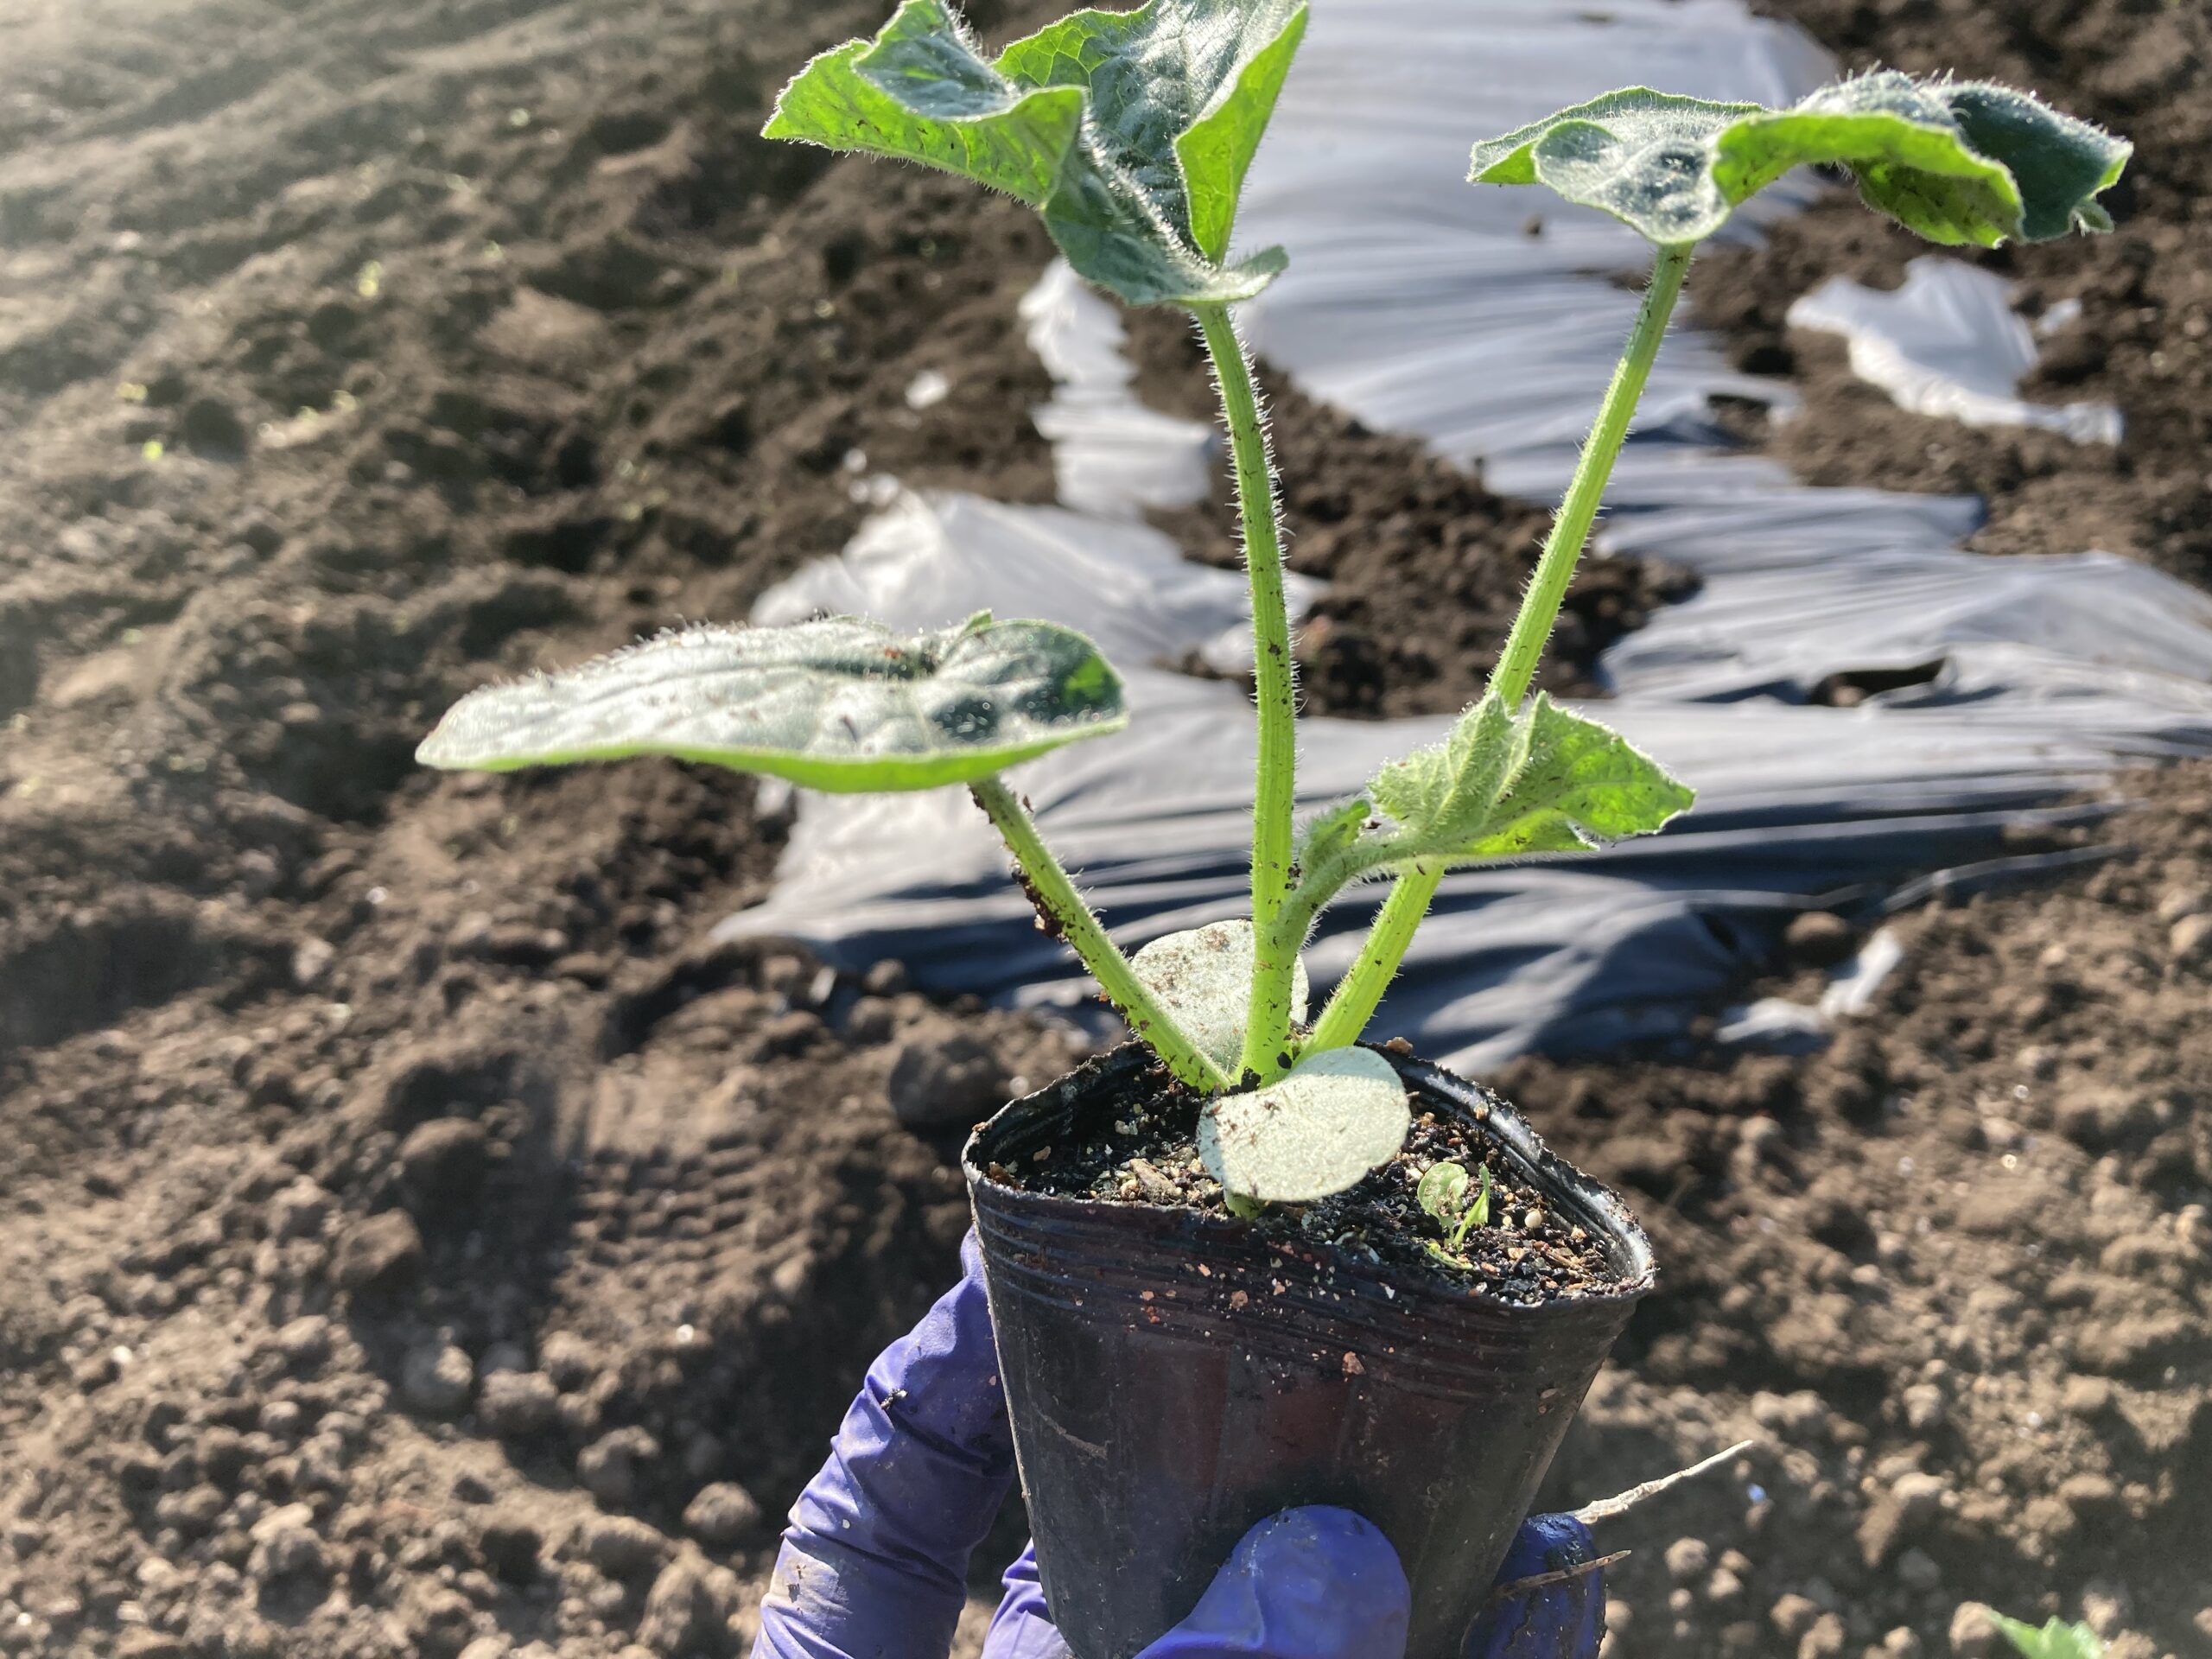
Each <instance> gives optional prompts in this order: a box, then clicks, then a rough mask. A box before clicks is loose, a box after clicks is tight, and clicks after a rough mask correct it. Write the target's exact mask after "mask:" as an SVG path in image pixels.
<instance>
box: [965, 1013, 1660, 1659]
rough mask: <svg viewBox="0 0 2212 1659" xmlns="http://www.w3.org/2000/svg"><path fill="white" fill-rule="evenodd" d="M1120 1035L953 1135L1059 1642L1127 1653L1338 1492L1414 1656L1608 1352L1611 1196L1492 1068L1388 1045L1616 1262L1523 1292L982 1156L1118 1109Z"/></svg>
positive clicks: (1613, 1247) (1488, 1562) (1497, 1547)
mask: <svg viewBox="0 0 2212 1659" xmlns="http://www.w3.org/2000/svg"><path fill="white" fill-rule="evenodd" d="M1147 1059H1148V1057H1147V1054H1146V1053H1145V1052H1144V1051H1143V1050H1142V1049H1141V1048H1139V1047H1137V1046H1135V1045H1131V1046H1128V1047H1124V1048H1122V1049H1119V1050H1116V1052H1113V1053H1111V1054H1109V1055H1106V1056H1104V1057H1103V1058H1100V1059H1098V1060H1096V1061H1093V1062H1092V1063H1090V1065H1086V1066H1084V1068H1082V1069H1081V1070H1079V1071H1076V1072H1073V1073H1071V1075H1070V1076H1068V1077H1064V1078H1062V1079H1061V1080H1060V1081H1059V1082H1058V1083H1056V1084H1053V1085H1052V1086H1051V1087H1050V1088H1047V1089H1045V1090H1041V1091H1039V1093H1037V1094H1034V1095H1032V1096H1028V1097H1027V1098H1026V1099H1022V1100H1019V1101H1016V1102H1014V1103H1013V1104H1012V1105H1010V1106H1008V1107H1007V1108H1006V1109H1004V1110H1003V1111H1001V1112H1000V1113H999V1114H998V1116H995V1117H994V1118H993V1119H992V1120H991V1121H990V1122H988V1123H987V1124H985V1125H984V1126H983V1127H982V1128H981V1129H979V1130H977V1131H976V1135H975V1136H974V1137H973V1138H972V1139H971V1140H970V1141H969V1145H968V1148H967V1152H966V1155H965V1159H964V1163H965V1166H966V1169H967V1174H968V1185H969V1195H970V1197H971V1198H972V1199H973V1202H974V1205H975V1211H976V1230H977V1232H978V1233H979V1235H980V1236H981V1239H982V1249H983V1261H984V1272H985V1281H986V1283H987V1285H988V1291H989V1295H990V1303H991V1317H992V1319H993V1321H994V1323H995V1325H996V1328H997V1332H998V1345H999V1357H1000V1369H1001V1376H1002V1377H1003V1380H1004V1383H1005V1388H1006V1396H1007V1408H1008V1410H1009V1411H1010V1412H1011V1414H1012V1415H1013V1421H1014V1447H1015V1451H1016V1452H1017V1454H1018V1456H1019V1458H1020V1465H1021V1481H1022V1488H1023V1491H1024V1492H1025V1494H1026V1495H1027V1499H1028V1503H1029V1516H1030V1522H1031V1525H1032V1527H1033V1530H1034V1532H1035V1535H1036V1541H1037V1557H1038V1565H1039V1569H1040V1571H1041V1573H1042V1575H1043V1578H1044V1584H1045V1593H1046V1599H1047V1601H1048V1602H1049V1603H1050V1605H1051V1607H1052V1615H1053V1618H1054V1620H1055V1622H1056V1623H1057V1624H1058V1625H1059V1628H1060V1632H1061V1635H1062V1636H1063V1637H1064V1638H1065V1640H1066V1642H1067V1643H1068V1645H1069V1646H1070V1648H1071V1649H1073V1650H1074V1652H1075V1655H1076V1656H1077V1659H1129V1656H1131V1655H1134V1654H1135V1653H1136V1652H1138V1651H1139V1650H1140V1649H1142V1648H1144V1647H1145V1646H1147V1644H1149V1643H1151V1642H1153V1641H1154V1640H1155V1639H1156V1638H1157V1637H1159V1636H1160V1634H1161V1633H1162V1632H1164V1631H1166V1630H1168V1629H1170V1628H1172V1627H1173V1625H1174V1624H1177V1623H1179V1621H1180V1620H1181V1619H1182V1618H1185V1616H1186V1615H1187V1614H1188V1613H1189V1612H1190V1611H1191V1610H1192V1607H1193V1606H1195V1605H1197V1602H1198V1597H1199V1596H1200V1594H1201V1593H1202V1592H1204V1591H1205V1587H1206V1586H1207V1584H1208V1583H1209V1582H1211V1580H1212V1577H1213V1575H1214V1573H1215V1572H1216V1570H1217V1568H1218V1567H1220V1565H1221V1563H1222V1562H1223V1561H1224V1560H1225V1559H1226V1558H1227V1556H1228V1554H1229V1553H1230V1549H1231V1548H1234V1547H1235V1545H1236V1541H1237V1540H1239V1539H1240V1538H1242V1537H1243V1535H1244V1534H1245V1532H1246V1531H1247V1530H1249V1529H1250V1528H1251V1527H1252V1526H1254V1525H1255V1524H1256V1523H1257V1522H1260V1521H1262V1520H1263V1519H1265V1518H1266V1517H1267V1516H1270V1515H1273V1514H1274V1513H1275V1512H1276V1511H1278V1510H1284V1509H1289V1508H1293V1507H1296V1506H1299V1505H1303V1504H1311V1503H1328V1504H1337V1505H1340V1506H1342V1507H1344V1508H1346V1509H1350V1510H1355V1511H1357V1513H1359V1514H1361V1515H1363V1516H1366V1517H1367V1518H1368V1519H1370V1521H1373V1522H1375V1523H1376V1525H1378V1526H1380V1527H1381V1528H1382V1529H1383V1531H1384V1533H1386V1534H1387V1535H1389V1538H1390V1541H1391V1542H1392V1543H1393V1544H1394V1545H1395V1546H1396V1548H1397V1550H1398V1554H1399V1556H1400V1558H1401V1559H1402V1560H1403V1562H1404V1564H1405V1568H1406V1573H1407V1576H1408V1579H1409V1580H1411V1581H1412V1585H1413V1593H1414V1619H1413V1630H1412V1637H1411V1640H1410V1642H1409V1643H1408V1648H1407V1653H1408V1659H1460V1653H1461V1648H1462V1645H1463V1643H1464V1638H1465V1633H1466V1631H1467V1629H1468V1627H1469V1625H1470V1624H1471V1623H1472V1621H1473V1620H1474V1618H1475V1617H1476V1616H1477V1614H1478V1613H1479V1612H1480V1611H1481V1610H1482V1606H1483V1603H1484V1600H1485V1599H1486V1598H1487V1595H1488V1592H1489V1589H1490V1586H1491V1580H1493V1578H1494V1577H1495V1575H1496V1573H1497V1568H1498V1565H1499V1563H1500V1562H1501V1561H1502V1560H1503V1558H1504V1554H1505V1550H1506V1548H1507V1546H1508V1545H1509V1544H1510V1541H1511V1540H1512V1536H1513V1534H1514V1532H1515V1531H1516V1529H1518V1527H1519V1525H1520V1522H1521V1520H1522V1516H1524V1515H1526V1514H1527V1512H1528V1509H1529V1503H1531V1502H1532V1501H1533V1499H1534V1497H1535V1491H1536V1486H1537V1484H1538V1483H1539V1482H1540V1481H1541V1479H1542V1478H1543V1475H1544V1471H1545V1469H1546V1468H1547V1467H1548V1465H1550V1463H1551V1459H1552V1454H1553V1453H1554V1452H1555V1451H1556V1450H1557V1449H1558V1446H1559V1442H1560V1436H1561V1435H1563V1434H1564V1433H1566V1431H1567V1424H1568V1423H1569V1422H1570V1421H1572V1420H1573V1416H1574V1414H1575V1411H1576V1410H1577V1409H1578V1408H1580V1405H1581V1403H1582V1397H1583V1395H1585V1394H1586V1393H1587V1392H1588V1390H1589V1387H1590V1383H1591V1381H1592V1378H1594V1377H1595V1376H1597V1374H1598V1368H1599V1365H1600V1364H1602V1363H1604V1361H1605V1355H1606V1352H1607V1351H1608V1350H1610V1349H1611V1346H1612V1344H1613V1342H1614V1340H1615V1338H1618V1336H1619V1335H1620V1332H1621V1331H1622V1328H1623V1327H1624V1325H1626V1324H1627V1322H1628V1318H1629V1315H1630V1312H1631V1310H1632V1309H1633V1308H1634V1306H1635V1305H1636V1303H1637V1300H1640V1299H1641V1298H1642V1297H1643V1295H1644V1294H1646V1293H1647V1292H1648V1291H1649V1289H1650V1288H1651V1286H1652V1283H1653V1281H1654V1278H1655V1269H1654V1267H1653V1264H1652V1258H1651V1245H1650V1241H1649V1239H1647V1238H1646V1237H1645V1236H1644V1234H1643V1229H1642V1228H1641V1227H1639V1226H1637V1223H1636V1221H1635V1218H1634V1217H1631V1216H1630V1214H1629V1212H1628V1210H1627V1207H1626V1206H1625V1205H1624V1204H1623V1203H1622V1202H1621V1200H1620V1199H1619V1198H1618V1197H1617V1196H1616V1195H1615V1194H1614V1193H1612V1192H1610V1191H1608V1190H1607V1189H1606V1188H1605V1187H1603V1186H1601V1185H1599V1184H1598V1183H1597V1182H1596V1181H1594V1180H1592V1179H1591V1178H1590V1177H1588V1176H1586V1175H1585V1174H1583V1173H1581V1172H1580V1170H1577V1169H1575V1168H1574V1167H1573V1166H1571V1165H1569V1164H1567V1163H1566V1162H1565V1161H1564V1160H1560V1159H1559V1158H1557V1157H1554V1155H1553V1154H1551V1153H1550V1152H1549V1151H1548V1150H1546V1148H1545V1147H1544V1145H1543V1143H1542V1142H1541V1141H1539V1140H1538V1139H1537V1138H1536V1136H1535V1133H1534V1132H1533V1131H1531V1130H1530V1129H1529V1127H1528V1125H1527V1123H1526V1122H1523V1121H1522V1118H1521V1116H1520V1115H1519V1114H1518V1113H1516V1111H1514V1109H1512V1108H1511V1107H1510V1106H1509V1105H1507V1104H1506V1103H1504V1102H1503V1101H1502V1100H1500V1099H1499V1098H1498V1097H1497V1096H1495V1095H1492V1094H1490V1093H1489V1092H1487V1091H1486V1090H1481V1089H1478V1088H1477V1087H1476V1086H1475V1085H1473V1084H1469V1083H1466V1082H1464V1081H1462V1080H1461V1079H1459V1078H1458V1077H1452V1075H1451V1074H1450V1073H1448V1072H1446V1071H1440V1070H1439V1069H1438V1068H1436V1067H1434V1066H1432V1065H1426V1064H1424V1063H1421V1062H1420V1061H1414V1060H1404V1059H1398V1060H1395V1061H1394V1063H1395V1064H1396V1065H1397V1066H1398V1069H1399V1071H1400V1072H1401V1073H1402V1075H1403V1077H1405V1079H1406V1084H1407V1086H1408V1089H1409V1090H1411V1091H1412V1092H1413V1093H1414V1097H1415V1100H1414V1110H1415V1111H1416V1113H1419V1112H1421V1111H1433V1112H1434V1113H1436V1114H1437V1115H1438V1116H1440V1117H1448V1116H1457V1117H1459V1118H1462V1119H1472V1118H1474V1117H1476V1116H1478V1113H1479V1116H1480V1118H1481V1122H1482V1125H1483V1128H1484V1129H1485V1130H1487V1131H1488V1132H1489V1134H1490V1135H1491V1136H1492V1138H1493V1139H1495V1140H1496V1141H1498V1142H1499V1143H1500V1144H1501V1145H1502V1146H1503V1148H1504V1153H1505V1156H1506V1157H1507V1158H1509V1159H1510V1160H1512V1162H1513V1163H1514V1164H1515V1165H1516V1167H1517V1169H1518V1172H1519V1173H1520V1174H1521V1175H1522V1177H1523V1178H1525V1179H1528V1180H1529V1181H1530V1183H1531V1184H1532V1185H1534V1186H1535V1188H1536V1190H1537V1191H1538V1192H1540V1193H1541V1194H1542V1197H1543V1202H1544V1203H1545V1205H1547V1206H1548V1207H1550V1208H1552V1209H1553V1210H1554V1212H1555V1213H1558V1214H1560V1215H1563V1216H1572V1217H1573V1218H1574V1219H1575V1220H1576V1221H1577V1222H1579V1223H1580V1224H1581V1225H1582V1226H1584V1227H1586V1228H1587V1229H1589V1230H1590V1231H1591V1233H1592V1235H1593V1236H1596V1237H1598V1238H1599V1239H1601V1240H1603V1241H1604V1243H1605V1247H1606V1249H1607V1252H1608V1255H1609V1257H1610V1259H1611V1262H1612V1265H1613V1268H1614V1269H1615V1272H1616V1274H1617V1275H1618V1280H1619V1283H1618V1287H1611V1288H1608V1289H1606V1290H1605V1291H1604V1292H1602V1293H1599V1294H1592V1295H1588V1296H1584V1297H1580V1298H1578V1299H1575V1300H1565V1301H1558V1302H1552V1303H1547V1304H1543V1305H1541V1306H1516V1305H1513V1304H1510V1303H1506V1302H1503V1301H1499V1300H1493V1299H1491V1298H1489V1297H1485V1296H1478V1295H1474V1294H1469V1293H1467V1292H1465V1291H1460V1290H1456V1289H1453V1288H1452V1287H1448V1286H1446V1285H1444V1284H1442V1283H1440V1282H1438V1281H1432V1280H1430V1279H1428V1278H1427V1277H1426V1276H1424V1275H1420V1274H1405V1273H1402V1272H1398V1271H1392V1270H1387V1269H1383V1268H1376V1267H1374V1266H1372V1265H1370V1264H1368V1263H1364V1262H1356V1261H1353V1260H1351V1259H1349V1258H1348V1257H1346V1256H1344V1255H1340V1254H1339V1253H1338V1252H1337V1251H1335V1250H1334V1249H1330V1248H1326V1247H1320V1248H1316V1247H1314V1246H1313V1245H1310V1244H1308V1243H1306V1242H1304V1241H1290V1240H1273V1241H1270V1240H1267V1239H1264V1238H1262V1236H1261V1235H1260V1234H1259V1233H1258V1232H1257V1231H1256V1230H1255V1229H1253V1228H1251V1227H1249V1226H1247V1225H1246V1224H1243V1223H1242V1222H1238V1221H1236V1220H1233V1219H1230V1218H1229V1217H1201V1216H1198V1215H1196V1214H1193V1213H1192V1212H1190V1211H1178V1210H1170V1209H1164V1208H1160V1207H1157V1206H1154V1205H1135V1204H1105V1203H1098V1202H1094V1201H1090V1200H1085V1199H1076V1198H1058V1197H1053V1196H1052V1195H1049V1194H1045V1193H1037V1192H1020V1191H1017V1190H1015V1189H1014V1188H1012V1187H1008V1186H1007V1185H1002V1184H1001V1183H999V1182H996V1181H993V1180H990V1179H988V1178H987V1177H985V1176H984V1174H983V1173H982V1172H983V1171H984V1170H986V1169H988V1167H989V1166H991V1165H992V1164H994V1163H995V1164H999V1165H1001V1166H1005V1167H1007V1168H1014V1167H1019V1166H1022V1165H1024V1164H1027V1162H1029V1161H1030V1160H1031V1159H1032V1158H1033V1155H1034V1154H1036V1153H1037V1152H1039V1150H1041V1149H1043V1148H1045V1147H1050V1146H1053V1145H1066V1144H1069V1143H1070V1141H1071V1137H1075V1136H1077V1135H1081V1134H1082V1132H1083V1129H1084V1126H1085V1125H1087V1124H1091V1123H1096V1122H1103V1121H1106V1120H1108V1119H1109V1118H1111V1117H1112V1116H1115V1115H1116V1114H1117V1112H1126V1111H1127V1109H1128V1105H1129V1103H1130V1100H1131V1096H1132V1095H1133V1094H1134V1092H1135V1090H1136V1088H1137V1087H1138V1086H1139V1082H1138V1080H1139V1078H1140V1076H1141V1073H1143V1072H1144V1071H1145V1070H1146V1069H1147Z"/></svg>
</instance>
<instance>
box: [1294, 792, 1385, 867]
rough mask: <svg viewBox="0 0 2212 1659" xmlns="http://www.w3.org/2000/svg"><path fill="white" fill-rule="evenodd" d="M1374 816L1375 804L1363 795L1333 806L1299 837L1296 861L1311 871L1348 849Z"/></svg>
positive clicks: (1354, 843)
mask: <svg viewBox="0 0 2212 1659" xmlns="http://www.w3.org/2000/svg"><path fill="white" fill-rule="evenodd" d="M1374 816H1375V804H1374V803H1373V802H1371V801H1370V800H1369V799H1368V798H1367V797H1365V796H1364V795H1357V796H1354V797H1353V798H1351V800H1349V801H1346V802H1344V804H1342V805H1340V806H1332V807H1331V808H1329V810H1327V811H1325V812H1323V813H1321V814H1320V815H1319V817H1315V818H1313V820H1312V821H1311V822H1310V823H1307V824H1306V828H1305V829H1304V831H1303V832H1302V833H1301V834H1300V836H1299V838H1298V856H1297V860H1296V861H1297V864H1298V868H1300V871H1311V870H1314V869H1318V868H1320V867H1321V866H1323V865H1325V864H1327V863H1330V862H1331V861H1333V860H1335V859H1336V858H1338V856H1339V855H1343V854H1344V853H1347V852H1350V851H1351V849H1352V848H1353V847H1354V846H1356V845H1357V842H1358V841H1359V838H1360V836H1361V835H1362V833H1363V832H1364V831H1365V829H1367V827H1368V823H1369V822H1370V820H1371V819H1372V818H1373V817H1374Z"/></svg>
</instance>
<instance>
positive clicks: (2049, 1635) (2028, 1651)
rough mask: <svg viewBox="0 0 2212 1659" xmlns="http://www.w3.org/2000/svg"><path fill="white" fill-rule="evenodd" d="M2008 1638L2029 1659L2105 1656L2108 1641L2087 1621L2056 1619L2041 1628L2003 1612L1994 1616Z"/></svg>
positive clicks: (2100, 1658) (2099, 1657) (2086, 1658)
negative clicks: (2092, 1628) (2102, 1639)
mask: <svg viewBox="0 0 2212 1659" xmlns="http://www.w3.org/2000/svg"><path fill="white" fill-rule="evenodd" d="M1993 1618H1994V1619H1995V1620H1996V1624H1997V1628H1998V1629H1999V1630H2001V1631H2002V1632H2003V1633H2004V1636H2005V1640H2006V1641H2008V1642H2010V1643H2012V1645H2013V1646H2014V1647H2016V1648H2018V1649H2019V1650H2020V1651H2021V1653H2022V1654H2024V1655H2025V1656H2026V1659H2105V1644H2104V1643H2103V1642H2102V1641H2101V1640H2100V1639H2099V1637H2098V1636H2097V1633H2096V1632H2095V1631H2094V1630H2091V1629H2090V1628H2089V1627H2088V1625H2087V1624H2062V1623H2061V1622H2060V1621H2059V1620H2057V1619H2055V1618H2054V1619H2052V1620H2051V1621H2050V1623H2049V1624H2045V1625H2044V1627H2043V1628H2042V1629H2041V1630H2037V1628H2036V1627H2035V1626H2034V1625H2032V1624H2023V1623H2021V1621H2020V1620H2018V1619H2017V1618H2005V1616H2004V1615H2003V1614H2002V1613H1998V1614H1994V1615H1993Z"/></svg>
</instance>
